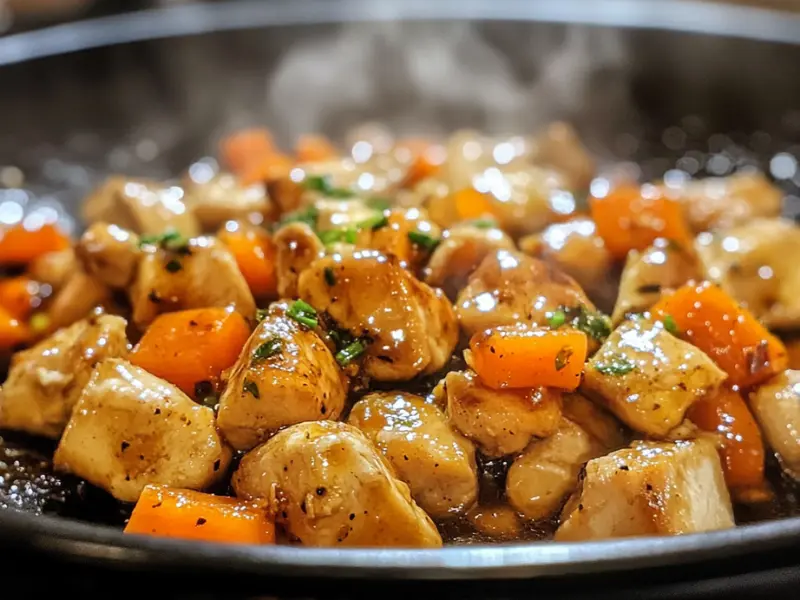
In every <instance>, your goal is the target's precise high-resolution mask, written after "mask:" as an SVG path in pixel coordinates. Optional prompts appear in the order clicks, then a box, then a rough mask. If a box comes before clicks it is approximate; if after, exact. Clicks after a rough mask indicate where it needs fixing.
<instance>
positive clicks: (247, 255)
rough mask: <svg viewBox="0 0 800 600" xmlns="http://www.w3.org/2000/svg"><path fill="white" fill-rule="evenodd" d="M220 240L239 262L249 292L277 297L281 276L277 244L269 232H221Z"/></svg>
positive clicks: (256, 295) (258, 296)
mask: <svg viewBox="0 0 800 600" xmlns="http://www.w3.org/2000/svg"><path fill="white" fill-rule="evenodd" d="M219 239H220V240H221V241H222V242H224V243H225V245H227V246H228V248H229V249H230V251H231V252H232V253H233V256H234V258H235V259H236V264H237V265H239V270H240V271H241V272H242V275H243V276H244V278H245V280H246V281H247V285H248V286H249V287H250V291H251V292H253V295H254V296H255V297H256V298H263V297H267V296H275V295H276V294H277V293H278V279H277V275H276V273H275V251H276V250H275V246H274V245H273V243H272V240H271V239H270V238H269V236H268V235H267V234H266V233H261V232H257V231H254V230H252V229H240V230H239V231H235V232H230V231H225V230H223V231H221V232H220V234H219Z"/></svg>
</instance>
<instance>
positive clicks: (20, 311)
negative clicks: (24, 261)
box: [0, 275, 39, 320]
mask: <svg viewBox="0 0 800 600" xmlns="http://www.w3.org/2000/svg"><path fill="white" fill-rule="evenodd" d="M38 287H39V286H38V284H37V283H36V282H35V281H33V280H31V279H30V278H28V277H25V276H24V275H23V276H19V277H11V278H9V279H3V280H0V306H2V307H3V308H5V309H6V310H7V311H8V312H9V313H10V314H11V316H12V317H14V318H15V319H20V320H24V319H27V318H28V317H29V316H30V314H31V312H32V311H33V309H34V308H35V304H36V301H37V299H38V298H37V291H38Z"/></svg>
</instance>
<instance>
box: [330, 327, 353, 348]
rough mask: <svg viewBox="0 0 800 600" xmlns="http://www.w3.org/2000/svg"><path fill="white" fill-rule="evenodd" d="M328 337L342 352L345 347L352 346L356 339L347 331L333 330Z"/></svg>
mask: <svg viewBox="0 0 800 600" xmlns="http://www.w3.org/2000/svg"><path fill="white" fill-rule="evenodd" d="M328 336H330V338H331V339H332V340H333V343H334V344H335V345H336V349H337V350H341V349H342V348H344V347H345V346H348V345H350V344H352V343H353V340H354V339H355V338H353V336H352V335H350V332H349V331H347V330H345V329H331V330H330V331H328Z"/></svg>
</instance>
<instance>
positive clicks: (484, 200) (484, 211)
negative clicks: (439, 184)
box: [453, 188, 494, 221]
mask: <svg viewBox="0 0 800 600" xmlns="http://www.w3.org/2000/svg"><path fill="white" fill-rule="evenodd" d="M453 204H454V205H455V208H456V212H457V213H458V218H459V220H461V221H471V220H473V219H479V218H481V217H492V216H493V215H494V212H493V211H492V203H491V201H490V200H489V198H488V197H487V196H486V194H481V193H480V192H479V191H478V190H476V189H475V188H464V189H463V190H459V191H457V192H455V193H454V194H453Z"/></svg>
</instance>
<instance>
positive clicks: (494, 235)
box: [425, 223, 515, 299]
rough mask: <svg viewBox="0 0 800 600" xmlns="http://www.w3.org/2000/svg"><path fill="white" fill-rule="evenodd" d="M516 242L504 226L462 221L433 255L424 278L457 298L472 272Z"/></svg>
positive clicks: (449, 295) (451, 230)
mask: <svg viewBox="0 0 800 600" xmlns="http://www.w3.org/2000/svg"><path fill="white" fill-rule="evenodd" d="M514 248H515V247H514V242H513V240H512V239H511V238H510V237H508V236H507V235H506V234H505V233H504V232H503V231H502V230H501V229H498V228H496V227H478V226H476V225H475V224H473V223H461V224H458V225H455V226H453V227H452V228H451V229H450V230H448V231H447V232H445V234H444V238H443V239H442V241H441V243H440V244H439V245H438V246H436V249H435V250H434V251H433V254H432V255H431V258H430V261H429V262H428V266H427V268H426V270H425V272H426V276H425V281H426V283H428V284H429V285H432V286H435V287H439V288H442V289H443V290H444V292H445V293H446V294H447V297H448V298H451V299H455V298H456V297H457V295H458V292H460V291H461V289H462V288H463V287H464V286H465V285H466V284H467V280H468V278H469V276H470V275H471V274H472V272H473V271H474V270H475V269H477V268H478V265H480V264H481V261H483V259H484V258H486V257H487V256H488V255H489V254H490V253H492V252H494V251H496V250H514Z"/></svg>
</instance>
